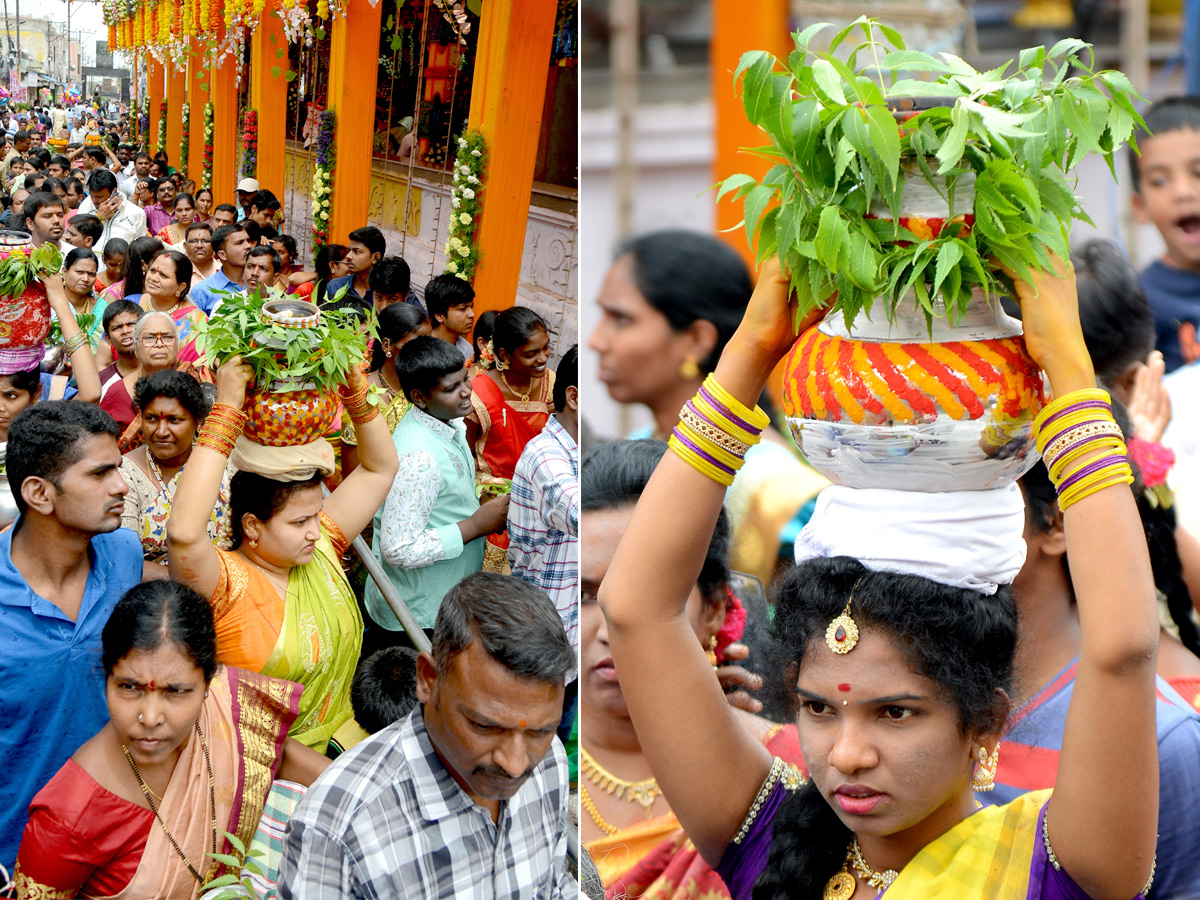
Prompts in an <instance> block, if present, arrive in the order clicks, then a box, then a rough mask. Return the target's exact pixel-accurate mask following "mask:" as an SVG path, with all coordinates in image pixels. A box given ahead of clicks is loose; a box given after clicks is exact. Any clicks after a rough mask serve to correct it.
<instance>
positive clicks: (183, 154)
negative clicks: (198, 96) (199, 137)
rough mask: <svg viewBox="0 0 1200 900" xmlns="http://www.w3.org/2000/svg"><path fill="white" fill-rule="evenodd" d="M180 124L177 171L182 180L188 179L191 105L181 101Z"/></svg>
mask: <svg viewBox="0 0 1200 900" xmlns="http://www.w3.org/2000/svg"><path fill="white" fill-rule="evenodd" d="M180 115H181V119H182V121H181V123H180V132H179V171H180V172H181V173H182V175H183V177H184V178H187V177H188V149H189V145H190V144H191V130H192V104H190V103H188V102H187V101H186V100H185V101H183V107H182V108H181V109H180Z"/></svg>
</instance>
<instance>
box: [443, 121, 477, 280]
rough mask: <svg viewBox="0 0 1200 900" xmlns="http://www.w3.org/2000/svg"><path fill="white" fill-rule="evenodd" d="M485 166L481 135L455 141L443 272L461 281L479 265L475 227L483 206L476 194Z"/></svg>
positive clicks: (468, 278) (467, 278) (474, 132)
mask: <svg viewBox="0 0 1200 900" xmlns="http://www.w3.org/2000/svg"><path fill="white" fill-rule="evenodd" d="M486 163H487V147H486V145H485V144H484V140H483V135H482V134H480V133H479V132H478V131H469V132H467V133H466V134H464V135H462V136H461V137H460V138H459V139H458V154H457V156H456V157H455V159H454V190H453V192H452V193H451V195H450V239H449V240H448V241H446V246H445V251H446V271H447V272H450V273H451V274H453V275H457V276H458V277H459V278H461V279H462V280H463V281H470V280H471V279H472V278H474V277H475V269H476V268H477V267H478V265H479V247H478V246H476V244H475V228H476V225H477V224H478V219H479V210H480V208H481V206H482V204H481V202H480V199H479V194H480V192H481V191H482V190H483V178H482V176H483V169H484V166H485V164H486Z"/></svg>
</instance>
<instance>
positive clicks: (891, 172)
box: [867, 106, 900, 184]
mask: <svg viewBox="0 0 1200 900" xmlns="http://www.w3.org/2000/svg"><path fill="white" fill-rule="evenodd" d="M867 126H868V129H869V133H870V139H871V146H872V147H874V149H875V152H876V153H878V154H879V158H880V159H881V160H882V161H883V165H884V171H885V172H886V173H887V174H888V178H889V179H890V181H891V182H892V183H893V184H894V183H895V182H896V177H897V174H898V172H899V170H900V132H899V130H898V129H897V127H896V120H895V118H893V116H892V114H891V113H890V112H889V111H888V110H887V109H885V108H884V107H882V106H872V107H869V108H868V109H867Z"/></svg>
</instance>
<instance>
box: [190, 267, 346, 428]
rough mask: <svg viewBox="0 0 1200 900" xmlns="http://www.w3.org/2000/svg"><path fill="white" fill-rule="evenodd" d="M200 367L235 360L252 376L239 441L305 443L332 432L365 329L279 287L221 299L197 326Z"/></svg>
mask: <svg viewBox="0 0 1200 900" xmlns="http://www.w3.org/2000/svg"><path fill="white" fill-rule="evenodd" d="M196 331H197V339H196V346H197V348H198V349H199V350H200V352H201V354H202V359H203V361H204V363H205V364H206V365H210V366H211V365H214V364H217V363H219V362H220V361H221V360H224V359H228V358H229V357H231V356H234V355H240V356H241V357H242V361H243V362H244V363H246V364H248V365H249V366H250V367H251V368H252V369H253V370H254V385H255V387H254V388H253V389H252V390H250V391H249V392H248V393H247V395H246V406H245V412H246V414H247V416H248V419H247V421H246V426H245V429H244V430H243V435H244V436H245V437H246V438H247V439H248V440H251V441H253V442H255V443H257V444H262V445H263V446H267V447H292V446H298V445H301V444H308V443H311V442H312V441H315V440H317V439H318V438H322V437H324V436H325V435H327V434H329V433H330V432H332V431H334V430H335V429H336V427H337V423H338V414H339V409H340V406H339V402H340V401H339V399H338V393H337V388H338V385H339V384H341V382H342V381H343V380H344V378H345V373H346V372H347V371H349V370H350V368H351V367H352V366H361V364H362V360H363V357H364V356H365V354H366V347H367V336H368V329H363V328H362V327H361V326H360V325H359V320H358V318H357V316H356V315H355V314H354V313H353V312H351V311H349V310H338V309H334V310H321V309H319V308H318V307H317V306H316V304H313V303H309V302H308V301H306V300H298V299H296V298H294V297H290V296H288V295H287V294H285V293H284V292H283V291H282V290H280V289H278V288H274V287H272V288H266V289H260V290H258V291H255V292H254V293H246V294H243V293H229V294H225V295H224V299H223V301H222V304H221V314H220V315H219V316H214V317H213V318H211V319H209V320H208V321H207V322H205V323H200V324H198V325H197V326H196Z"/></svg>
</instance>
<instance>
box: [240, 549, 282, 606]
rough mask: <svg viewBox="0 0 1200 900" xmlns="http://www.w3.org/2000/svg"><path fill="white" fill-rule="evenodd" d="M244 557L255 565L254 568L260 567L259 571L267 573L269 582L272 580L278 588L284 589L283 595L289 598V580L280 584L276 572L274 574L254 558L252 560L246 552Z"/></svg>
mask: <svg viewBox="0 0 1200 900" xmlns="http://www.w3.org/2000/svg"><path fill="white" fill-rule="evenodd" d="M242 559H244V560H246V562H248V563H250V565H252V566H254V568H256V569H258V571H260V572H262V573H263V574H264V575H266V576H267V580H268V581H269V582H271V584H273V585H275V587H277V588H279V589H280V590H281V591H283V596H284V598H285V599H286V598H287V590H288V588H287V582H286V581H284V583H283V584H280V583H279V582H278V581H276V580H275V579H276V576H275V575H274V574H272V573H271V572H269V571H267V570H266V569H264V568H263V567H262V566H260V565H259V564H258V563H256V562H255V561H254V560H252V559H251V558H250V557H249V556H247V555H246V554H245V553H243V554H242Z"/></svg>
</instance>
